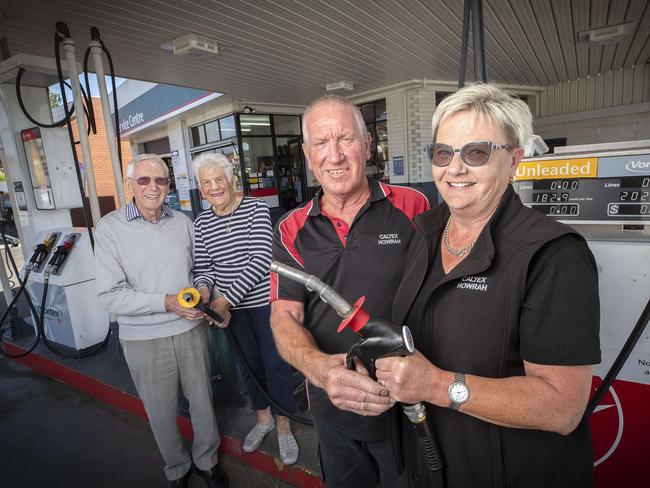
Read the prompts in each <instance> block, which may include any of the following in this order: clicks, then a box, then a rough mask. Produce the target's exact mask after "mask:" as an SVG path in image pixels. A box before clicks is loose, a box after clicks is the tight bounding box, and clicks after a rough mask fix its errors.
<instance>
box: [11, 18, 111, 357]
mask: <svg viewBox="0 0 650 488" xmlns="http://www.w3.org/2000/svg"><path fill="white" fill-rule="evenodd" d="M91 34H92V37H93V47H95V53H93V54H95V56H93V59H94V61H95V70H96V71H97V72H98V73H99V72H100V71H101V73H102V79H101V80H99V84H100V85H101V86H100V89H102V90H100V91H101V92H102V95H105V93H103V92H105V91H106V87H105V83H104V78H103V66H100V64H101V54H102V53H103V54H106V56H107V57H108V59H109V63H110V64H111V74H112V73H113V72H114V70H113V67H112V60H111V58H110V54H109V52H108V50H107V49H106V47H105V45H104V43H103V42H102V41H101V38H100V36H99V32H98V31H97V29H93V30H92V31H91ZM53 39H54V42H53V44H54V59H48V58H43V57H40V56H33V55H25V54H18V55H15V56H13V57H11V58H9V59H5V60H3V61H2V62H0V139H1V141H2V144H0V157H2V159H3V163H4V169H5V173H6V177H7V186H8V189H9V194H10V198H11V203H12V207H13V209H14V216H15V220H16V228H17V231H18V235H19V237H20V240H21V242H22V243H23V246H31V244H32V243H36V248H35V252H34V254H33V255H32V256H31V258H30V259H29V260H28V262H27V263H26V266H25V269H24V279H23V282H21V288H20V289H19V290H18V291H17V293H16V295H17V296H20V295H22V294H23V292H24V291H27V294H26V296H27V297H28V298H31V301H33V302H34V304H38V303H40V304H41V306H40V310H39V311H36V309H35V307H34V306H33V305H32V304H31V302H30V308H31V312H32V316H33V322H34V324H33V325H34V331H35V334H36V340H35V344H37V343H38V342H39V341H40V340H41V339H42V340H43V341H44V343H45V344H46V345H47V346H48V347H49V348H50V349H52V350H54V351H55V352H56V353H57V354H59V355H61V356H69V357H76V358H77V357H83V356H85V355H86V354H87V353H91V352H94V351H96V350H97V349H99V348H100V347H101V346H102V345H103V344H106V342H107V340H108V337H109V333H110V332H109V328H108V322H109V320H108V314H106V313H105V312H104V310H103V309H102V308H101V307H100V306H99V304H98V302H97V296H96V289H95V286H94V278H95V277H94V263H93V252H92V248H93V229H92V227H93V220H94V221H96V220H98V219H99V217H100V214H99V205H98V202H97V198H96V192H95V182H94V177H93V175H92V162H91V159H90V152H89V147H88V138H87V133H88V131H90V130H93V129H94V119H93V114H92V111H91V110H90V107H91V106H92V105H91V104H90V102H89V96H86V95H87V94H86V93H84V92H83V88H82V87H81V85H80V83H79V76H78V73H79V71H80V70H79V68H78V65H77V62H76V59H75V58H76V54H75V51H76V46H75V42H74V41H73V39H72V38H71V35H70V32H69V30H68V28H67V26H66V25H65V24H64V23H62V22H58V23H57V24H56V27H55V32H54V36H53ZM61 50H63V52H61ZM90 54H91V52H90V48H89V49H88V50H87V51H86V56H85V61H86V65H87V61H88V59H89V57H90ZM62 58H63V60H62ZM64 70H65V71H64ZM66 76H67V77H69V82H70V83H67V82H66V81H65V77H66ZM86 80H87V76H86ZM55 83H58V85H59V87H60V88H61V96H62V98H63V108H64V112H65V116H64V117H63V119H61V120H59V121H56V122H52V114H51V110H50V103H49V97H48V87H49V86H51V85H53V84H55ZM65 85H67V86H69V87H70V89H71V90H72V92H73V100H72V102H73V106H74V108H73V109H70V107H69V104H68V103H67V102H68V101H69V99H70V96H69V93H68V94H66V90H65ZM86 86H87V87H88V83H86ZM87 91H88V90H87ZM88 95H89V93H88ZM114 96H115V94H114ZM102 101H103V102H106V104H107V102H108V98H107V96H102ZM84 105H85V106H84ZM73 111H74V112H75V113H76V114H77V124H78V126H79V129H80V130H79V139H80V144H81V152H82V154H83V166H84V167H85V173H86V175H85V176H86V178H85V182H84V178H83V175H82V174H81V168H80V166H81V163H80V162H79V161H78V160H77V153H76V149H75V145H76V144H77V141H75V140H74V137H73V134H72V128H71V125H72V124H71V117H72V115H73ZM104 111H105V113H106V114H109V113H110V110H108V108H107V107H105V108H104ZM116 117H117V114H116ZM64 125H65V126H67V127H65V128H62V126H64ZM86 128H87V129H88V130H86ZM66 133H67V134H66ZM109 143H110V144H112V146H111V147H113V146H114V147H117V142H116V141H115V140H112V141H109ZM112 153H115V154H112V156H115V155H117V156H118V157H117V158H116V157H113V158H112V159H113V160H114V161H113V163H114V167H116V168H117V170H116V175H117V174H119V175H120V179H121V170H120V169H119V164H120V163H119V160H115V159H119V150H117V151H112ZM118 183H119V182H118ZM118 188H119V185H118ZM86 189H87V190H88V192H89V200H90V206H89V205H88V202H87V201H86V199H85V198H84V195H85V191H86ZM121 201H123V200H121ZM79 207H81V208H82V209H83V213H84V220H85V224H86V229H79V228H72V221H71V217H70V211H69V209H71V208H79ZM91 214H92V219H91ZM53 232H56V233H57V234H56V235H54V234H53ZM73 234H74V235H76V237H75V238H74V239H73V238H71V237H70V236H71V235H73ZM48 236H49V237H48ZM51 239H53V240H54V242H51ZM55 248H56V249H55ZM46 251H47V252H46ZM7 301H8V302H11V304H10V306H9V308H8V310H11V309H12V308H15V307H14V306H15V303H16V301H17V297H13V300H12V298H11V297H10V296H8V297H7ZM0 327H3V329H2V331H3V337H2V339H3V340H4V339H5V337H4V326H3V325H0ZM29 349H30V350H32V349H33V347H30V348H29Z"/></svg>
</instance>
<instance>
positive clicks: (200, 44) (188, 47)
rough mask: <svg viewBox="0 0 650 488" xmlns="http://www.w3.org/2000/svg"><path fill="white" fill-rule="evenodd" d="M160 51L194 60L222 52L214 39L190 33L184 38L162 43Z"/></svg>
mask: <svg viewBox="0 0 650 488" xmlns="http://www.w3.org/2000/svg"><path fill="white" fill-rule="evenodd" d="M160 47H161V48H162V49H166V50H167V51H171V52H172V54H173V55H174V56H188V57H194V58H207V57H210V56H216V55H217V54H219V53H220V52H221V50H222V46H221V45H220V44H219V43H218V42H217V41H216V39H210V38H209V37H206V36H201V35H199V34H194V33H192V32H190V33H189V34H185V35H184V36H181V37H177V38H176V39H172V40H171V41H169V42H164V43H162V44H161V45H160Z"/></svg>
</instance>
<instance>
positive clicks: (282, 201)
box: [276, 137, 306, 210]
mask: <svg viewBox="0 0 650 488" xmlns="http://www.w3.org/2000/svg"><path fill="white" fill-rule="evenodd" d="M277 142H278V146H277V168H276V173H277V175H278V180H277V182H278V196H279V198H278V200H279V205H280V207H282V208H284V209H285V210H291V209H292V208H294V207H297V206H298V205H300V204H301V203H304V201H305V190H306V188H305V178H304V176H303V174H304V170H303V168H304V162H303V159H302V149H301V146H302V143H301V141H300V138H299V137H294V138H287V137H278V138H277Z"/></svg>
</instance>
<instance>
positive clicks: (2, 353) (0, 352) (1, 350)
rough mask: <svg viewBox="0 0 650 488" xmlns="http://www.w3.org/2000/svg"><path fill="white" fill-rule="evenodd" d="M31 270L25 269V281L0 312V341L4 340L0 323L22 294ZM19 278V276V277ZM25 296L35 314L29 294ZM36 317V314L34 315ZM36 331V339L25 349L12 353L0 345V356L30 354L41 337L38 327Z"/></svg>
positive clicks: (13, 356)
mask: <svg viewBox="0 0 650 488" xmlns="http://www.w3.org/2000/svg"><path fill="white" fill-rule="evenodd" d="M30 271H31V270H27V272H26V273H25V282H21V284H20V288H18V292H17V293H16V295H15V296H14V298H13V300H11V303H9V305H8V306H7V310H5V313H4V314H2V318H0V343H2V342H4V332H2V325H3V324H4V322H5V320H6V318H7V316H8V315H9V313H10V312H11V309H12V308H13V307H14V306H15V305H16V302H18V299H19V298H20V295H22V293H23V291H24V290H25V283H26V282H27V278H28V277H29V273H30ZM19 279H20V278H19ZM26 296H27V301H28V303H29V306H30V308H31V309H32V312H33V313H34V314H35V313H36V310H34V305H33V304H32V302H31V300H30V299H29V295H26ZM34 317H36V315H34ZM37 331H38V332H37V333H36V339H34V343H33V344H32V345H31V346H30V347H29V348H28V349H26V350H24V351H23V352H20V353H17V354H13V353H10V352H7V351H6V350H5V349H4V348H3V347H1V346H0V356H4V357H6V358H11V359H18V358H22V357H25V356H27V355H28V354H30V353H31V352H32V351H33V350H34V349H36V346H38V343H39V342H40V339H41V329H40V327H37Z"/></svg>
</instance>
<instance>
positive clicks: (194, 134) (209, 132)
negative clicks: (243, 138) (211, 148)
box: [190, 115, 237, 147]
mask: <svg viewBox="0 0 650 488" xmlns="http://www.w3.org/2000/svg"><path fill="white" fill-rule="evenodd" d="M236 135H237V131H236V130H235V116H234V115H228V116H227V117H221V118H220V119H215V120H210V121H209V122H203V123H202V124H198V125H195V126H194V127H190V137H191V142H192V147H197V146H203V145H204V144H212V143H214V142H219V141H223V140H225V139H230V138H231V137H235V136H236Z"/></svg>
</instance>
